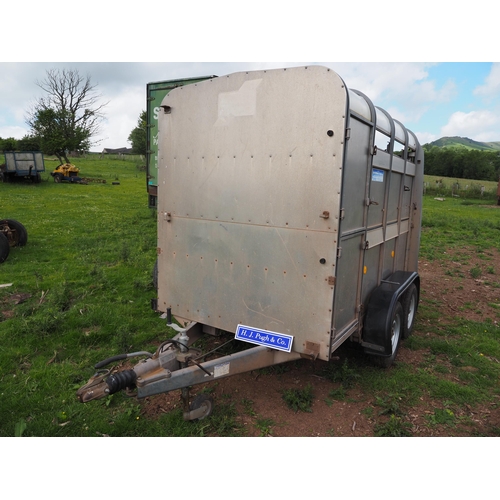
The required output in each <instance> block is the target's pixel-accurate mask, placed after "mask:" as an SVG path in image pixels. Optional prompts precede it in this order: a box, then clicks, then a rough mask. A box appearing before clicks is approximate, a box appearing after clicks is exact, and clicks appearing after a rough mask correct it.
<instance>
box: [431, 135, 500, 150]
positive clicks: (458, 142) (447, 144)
mask: <svg viewBox="0 0 500 500" xmlns="http://www.w3.org/2000/svg"><path fill="white" fill-rule="evenodd" d="M425 146H426V147H427V148H431V147H433V146H437V147H438V148H465V149H478V150H481V151H500V141H498V142H478V141H473V140H472V139H469V138H468V137H441V139H438V140H437V141H434V142H430V143H429V144H426V145H425Z"/></svg>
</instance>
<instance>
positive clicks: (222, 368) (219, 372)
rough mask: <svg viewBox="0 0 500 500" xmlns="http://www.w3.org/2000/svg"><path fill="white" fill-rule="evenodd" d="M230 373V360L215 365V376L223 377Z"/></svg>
mask: <svg viewBox="0 0 500 500" xmlns="http://www.w3.org/2000/svg"><path fill="white" fill-rule="evenodd" d="M228 374H229V361H227V362H226V363H222V364H220V365H215V366H214V378H217V377H223V376H224V375H228Z"/></svg>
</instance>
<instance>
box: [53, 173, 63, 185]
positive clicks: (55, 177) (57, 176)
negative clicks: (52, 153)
mask: <svg viewBox="0 0 500 500" xmlns="http://www.w3.org/2000/svg"><path fill="white" fill-rule="evenodd" d="M54 182H57V183H58V184H59V183H60V182H62V175H61V174H55V175H54Z"/></svg>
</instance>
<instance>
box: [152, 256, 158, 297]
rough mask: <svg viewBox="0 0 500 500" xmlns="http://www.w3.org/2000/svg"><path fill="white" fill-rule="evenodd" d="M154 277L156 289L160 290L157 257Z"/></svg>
mask: <svg viewBox="0 0 500 500" xmlns="http://www.w3.org/2000/svg"><path fill="white" fill-rule="evenodd" d="M152 278H153V285H154V287H155V290H158V259H156V262H155V265H154V267H153V273H152Z"/></svg>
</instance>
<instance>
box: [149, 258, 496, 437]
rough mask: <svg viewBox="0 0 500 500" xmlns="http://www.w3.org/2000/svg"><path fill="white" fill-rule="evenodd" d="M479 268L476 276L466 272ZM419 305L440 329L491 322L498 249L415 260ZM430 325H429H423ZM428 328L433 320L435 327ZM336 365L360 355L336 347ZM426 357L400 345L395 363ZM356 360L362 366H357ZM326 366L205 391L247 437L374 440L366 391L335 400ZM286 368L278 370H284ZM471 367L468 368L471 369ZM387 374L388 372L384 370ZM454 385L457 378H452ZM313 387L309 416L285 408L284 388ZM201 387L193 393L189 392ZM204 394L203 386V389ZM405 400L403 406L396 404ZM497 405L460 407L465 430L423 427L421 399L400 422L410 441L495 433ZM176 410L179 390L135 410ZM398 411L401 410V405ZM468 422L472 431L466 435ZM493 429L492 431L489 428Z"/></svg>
mask: <svg viewBox="0 0 500 500" xmlns="http://www.w3.org/2000/svg"><path fill="white" fill-rule="evenodd" d="M473 268H480V269H481V270H482V272H481V275H480V276H479V277H477V278H474V277H473V276H474V275H476V273H472V274H471V271H470V270H471V269H473ZM419 274H420V276H421V301H423V300H425V301H427V302H428V301H432V300H436V308H438V310H439V319H438V320H433V322H434V321H438V322H440V323H442V324H443V326H445V325H446V323H447V322H449V321H450V319H451V318H453V317H456V316H465V317H468V318H470V319H474V320H478V319H481V318H482V319H485V318H491V320H492V322H493V323H494V324H496V325H498V323H499V321H500V317H499V311H498V309H496V308H493V307H491V306H488V304H491V303H497V304H498V303H499V296H500V292H499V288H498V285H497V287H496V288H495V287H493V286H491V285H490V284H488V283H498V281H499V278H498V277H499V276H500V253H499V252H498V251H497V250H492V251H489V252H486V253H485V254H479V253H477V251H476V250H475V249H461V250H460V252H459V253H457V254H456V255H450V257H449V260H446V261H441V260H440V261H426V260H421V261H420V264H419ZM429 321H430V320H429ZM433 326H435V323H434V325H433ZM414 335H432V333H430V332H427V331H426V327H425V322H424V323H423V324H422V322H420V323H419V324H418V326H417V328H416V331H415V332H414ZM336 354H337V355H338V358H339V359H338V360H337V361H333V362H334V363H337V364H339V365H341V364H342V363H343V362H344V360H345V359H349V360H350V361H349V363H351V362H352V363H353V365H354V366H356V363H363V362H364V361H363V355H362V354H360V353H359V352H358V351H353V349H352V348H348V347H344V346H342V347H341V348H340V349H339V350H338V351H337V353H336ZM425 355H426V352H424V351H418V350H410V349H408V348H405V346H404V342H403V344H402V345H401V347H400V351H399V353H398V357H397V359H396V363H398V362H399V363H407V364H410V365H414V366H418V365H419V363H421V362H422V361H423V360H424V359H425ZM360 359H361V361H360ZM325 365H326V363H324V362H322V361H316V362H311V361H307V360H300V361H297V362H294V363H291V364H289V365H288V367H287V368H286V369H283V370H279V369H277V367H274V368H273V369H268V370H260V371H258V372H250V373H246V374H242V375H237V376H233V377H229V378H227V379H221V380H219V381H217V382H213V383H211V384H209V385H207V387H206V388H210V390H212V393H211V395H212V397H213V398H214V401H215V404H216V405H217V404H218V403H221V402H231V403H234V405H235V408H236V411H237V415H238V417H237V420H238V422H239V423H240V424H241V425H243V427H244V429H245V430H246V432H245V433H246V435H248V436H263V435H264V436H288V437H298V436H308V437H310V436H346V437H347V436H348V437H352V436H374V435H375V432H376V428H377V425H379V424H381V423H383V422H384V421H387V419H388V418H389V417H388V416H381V415H380V414H381V411H380V407H377V405H376V399H375V397H374V395H373V394H367V393H365V392H364V391H363V390H361V389H360V388H359V387H358V384H353V385H352V387H350V388H349V389H347V391H346V397H345V398H343V399H342V400H334V399H332V398H331V397H329V394H330V392H331V391H332V390H333V389H336V388H338V387H339V386H340V383H335V382H332V381H330V380H328V379H327V378H325V377H324V376H323V375H324V369H325ZM283 366H285V365H283ZM471 369H472V367H471ZM389 370H391V368H389ZM457 380H458V379H457ZM308 385H310V386H312V387H313V395H314V399H313V403H312V407H311V411H310V412H302V411H299V412H297V413H296V412H294V411H293V410H291V409H289V408H288V407H287V405H286V404H285V402H284V400H283V398H282V393H283V391H284V390H285V389H291V388H300V389H303V388H305V387H306V386H308ZM199 390H200V388H194V389H193V391H192V392H193V393H196V392H199ZM205 390H206V389H205ZM402 403H404V402H402ZM499 403H500V401H498V400H496V401H491V402H488V403H486V404H482V405H480V406H474V408H470V407H465V408H462V409H460V410H458V413H457V412H455V416H456V417H457V418H458V417H467V420H468V422H469V425H468V426H462V427H461V426H457V425H455V426H449V425H432V426H430V425H428V422H429V416H430V415H432V414H433V413H434V410H435V408H434V407H433V405H432V401H430V400H428V401H427V400H426V399H425V397H424V398H421V400H420V402H419V404H418V405H414V406H413V407H411V408H410V409H406V410H405V414H404V415H402V416H401V419H402V420H404V421H405V422H408V428H409V430H410V433H411V435H413V436H467V435H470V434H471V433H472V432H473V433H474V435H486V436H487V435H491V434H490V433H491V432H492V429H495V428H496V429H498V428H500V406H499ZM178 405H180V397H179V391H175V392H173V393H170V394H164V395H159V396H154V397H151V398H148V399H146V400H145V401H143V402H142V406H143V408H142V411H143V413H144V414H145V415H147V416H148V417H149V418H156V417H157V416H158V415H159V414H161V413H163V412H168V411H170V410H172V409H173V408H174V407H178ZM402 408H407V407H406V406H405V405H404V404H403V405H402ZM471 422H472V426H473V431H472V432H471ZM495 432H496V431H495Z"/></svg>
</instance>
